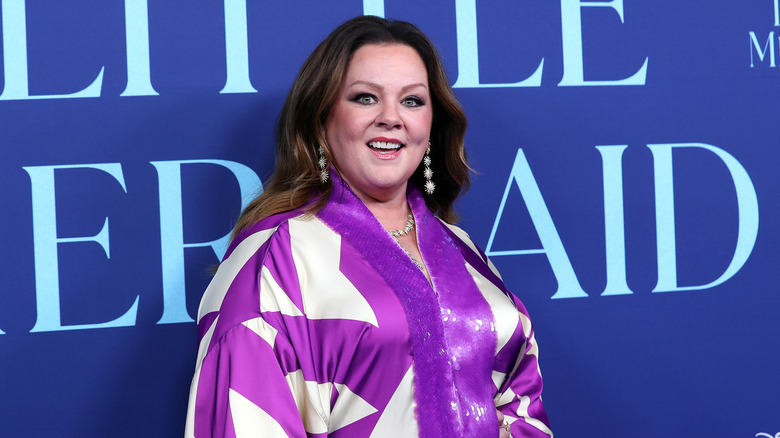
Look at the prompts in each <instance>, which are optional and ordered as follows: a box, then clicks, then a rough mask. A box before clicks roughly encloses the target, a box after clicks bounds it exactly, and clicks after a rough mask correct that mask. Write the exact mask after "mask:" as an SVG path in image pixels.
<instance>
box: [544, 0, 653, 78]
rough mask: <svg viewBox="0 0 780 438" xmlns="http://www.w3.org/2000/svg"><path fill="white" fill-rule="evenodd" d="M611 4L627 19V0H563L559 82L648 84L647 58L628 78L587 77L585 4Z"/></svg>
mask: <svg viewBox="0 0 780 438" xmlns="http://www.w3.org/2000/svg"><path fill="white" fill-rule="evenodd" d="M585 7H608V8H612V9H614V10H615V11H617V13H618V15H619V16H620V22H621V23H623V22H624V21H623V0H610V1H582V0H561V29H562V42H563V78H561V81H560V82H559V83H558V86H567V87H578V86H586V85H645V80H646V77H647V62H648V59H649V58H645V63H644V64H643V65H642V67H641V68H640V69H639V70H638V71H637V72H636V73H634V74H633V75H631V76H630V77H628V78H625V79H619V80H608V81H586V80H585V71H584V67H583V59H582V58H583V54H582V8H585Z"/></svg>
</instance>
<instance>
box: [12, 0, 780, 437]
mask: <svg viewBox="0 0 780 438" xmlns="http://www.w3.org/2000/svg"><path fill="white" fill-rule="evenodd" d="M0 4H1V5H2V7H1V8H0V15H2V22H1V23H0V26H1V27H0V38H2V47H1V49H2V56H0V61H2V76H0V90H2V91H1V92H0V200H1V201H2V210H0V221H1V223H2V225H3V235H4V237H3V239H2V242H3V243H2V245H3V251H1V252H0V266H1V267H2V268H0V269H1V270H2V271H1V272H2V275H0V352H1V353H0V357H2V359H0V376H2V377H0V382H2V384H1V385H0V394H1V395H0V436H4V437H17V436H18V437H34V436H47V435H51V436H78V437H99V436H112V437H140V436H143V437H173V436H181V435H182V433H183V424H184V416H185V410H186V400H187V393H188V389H189V384H190V379H191V376H192V372H193V370H194V362H195V348H196V330H195V324H194V322H193V317H195V315H196V312H197V306H198V303H199V300H200V297H201V295H202V293H203V291H204V289H205V287H206V285H207V283H208V281H209V278H210V275H211V274H210V272H211V269H212V268H213V267H214V266H215V265H216V264H217V263H218V261H219V259H220V257H221V256H222V255H223V253H224V251H225V245H226V242H227V238H228V235H229V233H230V230H231V227H232V225H233V223H234V221H235V220H236V218H237V217H238V215H239V212H240V209H241V207H242V204H244V203H246V202H247V201H248V200H250V199H251V198H252V197H254V196H256V195H257V194H258V193H260V192H261V191H262V183H263V182H264V181H266V180H267V178H268V176H269V174H270V172H271V170H272V168H273V163H274V147H273V141H274V140H273V137H274V133H273V130H274V124H275V121H276V118H277V114H278V112H279V110H280V108H281V105H282V103H283V100H284V98H285V96H286V93H287V90H288V88H289V86H290V85H291V83H292V81H293V79H294V77H295V75H296V73H297V70H298V68H299V67H300V65H301V64H302V62H303V60H304V59H305V58H306V56H307V55H308V54H309V53H310V52H311V50H313V49H314V47H315V46H316V45H317V44H318V43H319V41H321V40H322V39H323V38H324V37H325V36H326V35H327V34H328V33H329V32H330V31H331V30H332V29H333V28H335V27H336V26H337V25H338V24H340V23H341V22H343V21H344V20H346V19H348V18H351V17H353V16H356V15H361V14H373V15H380V16H385V17H388V18H397V19H402V20H407V21H411V22H413V23H415V24H417V25H418V26H419V27H420V28H421V29H423V31H425V32H426V33H427V34H428V35H429V36H430V37H431V39H432V40H433V41H434V42H435V44H436V45H437V47H438V48H439V50H440V52H441V56H442V58H443V61H444V64H445V66H446V69H447V72H448V74H449V78H450V81H451V83H452V84H453V87H454V89H455V92H456V94H457V96H458V97H459V99H460V100H461V102H462V104H463V106H464V108H465V110H466V112H467V115H468V117H469V130H468V136H467V139H466V140H467V150H468V156H469V160H470V163H471V166H472V167H473V168H474V170H475V173H474V175H473V184H472V188H471V190H470V191H469V192H468V193H467V194H466V195H465V196H464V197H463V198H462V199H461V200H460V201H459V204H458V211H459V214H460V217H461V222H460V225H461V226H462V227H463V228H464V229H465V230H466V231H467V232H469V233H470V235H471V236H472V238H473V239H474V241H475V242H476V243H477V244H478V245H480V246H481V247H482V248H483V249H484V250H485V251H486V252H487V254H488V255H490V256H491V257H492V260H493V261H494V262H495V264H496V265H497V267H498V268H499V270H500V271H501V272H502V275H503V277H504V279H505V281H506V282H507V284H508V285H509V287H510V289H511V290H512V291H513V292H514V293H515V294H517V295H518V296H519V297H520V298H521V299H522V300H523V301H524V302H525V304H526V306H527V307H528V309H529V311H530V312H531V315H532V318H533V320H534V322H535V325H536V330H537V339H538V341H539V344H540V348H541V357H540V361H541V366H542V372H543V375H544V378H545V384H546V387H545V392H544V400H545V404H546V406H547V409H548V412H549V416H550V420H551V423H552V426H553V431H555V432H556V435H557V436H560V437H580V438H583V437H594V438H603V437H627V436H630V437H634V438H657V437H684V436H717V437H733V438H737V437H774V436H775V435H776V434H777V433H780V373H778V364H779V363H780V342H779V341H778V339H780V287H779V286H778V282H780V267H778V261H779V259H778V251H780V224H778V218H780V194H779V193H778V192H780V170H778V169H779V168H780V128H779V127H780V104H779V103H778V102H780V68H778V62H780V59H778V57H780V13H779V11H778V9H780V5H778V0H749V1H740V2H734V1H730V2H727V1H716V2H695V1H691V0H686V1H674V2H660V3H659V2H646V1H639V0H612V1H584V0H560V1H542V0H523V1H514V2H505V1H496V0H491V1H489V0H484V1H483V0H479V1H477V0H448V1H444V0H429V1H424V2H421V1H411V0H384V1H383V0H364V1H360V0H349V1H339V2H323V1H310V0H302V1H296V2H292V3H290V2H279V1H277V2H274V1H262V0H258V1H254V0H224V1H220V0H213V1H212V0H208V1H202V2H195V3H184V2H171V1H155V0H125V1H124V2H122V1H114V2H106V1H100V0H78V1H77V0H61V1H56V2H34V1H25V0H0Z"/></svg>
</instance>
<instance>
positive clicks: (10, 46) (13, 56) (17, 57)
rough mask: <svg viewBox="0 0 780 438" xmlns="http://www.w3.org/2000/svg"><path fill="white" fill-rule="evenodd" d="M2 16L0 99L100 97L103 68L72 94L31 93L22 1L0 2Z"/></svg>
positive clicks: (8, 0)
mask: <svg viewBox="0 0 780 438" xmlns="http://www.w3.org/2000/svg"><path fill="white" fill-rule="evenodd" d="M0 7H1V9H0V13H1V14H2V15H3V74H4V80H5V86H4V87H3V92H2V93H0V100H26V99H67V98H78V97H100V89H101V87H102V85H103V70H104V68H103V67H101V68H100V73H98V75H97V78H95V80H94V81H92V84H91V85H89V86H88V87H87V88H85V89H83V90H81V91H78V92H75V93H71V94H52V95H45V96H44V95H37V96H31V95H30V91H29V86H28V77H27V23H26V20H27V18H26V13H25V4H24V0H3V1H2V2H0Z"/></svg>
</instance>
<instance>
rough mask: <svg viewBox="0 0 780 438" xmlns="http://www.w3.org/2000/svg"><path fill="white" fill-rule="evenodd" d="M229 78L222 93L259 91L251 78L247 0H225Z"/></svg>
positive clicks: (226, 53) (226, 50)
mask: <svg viewBox="0 0 780 438" xmlns="http://www.w3.org/2000/svg"><path fill="white" fill-rule="evenodd" d="M225 56H226V63H227V80H226V81H225V87H224V88H222V91H220V93H257V90H255V87H253V86H252V82H251V81H250V80H249V39H248V33H247V18H246V0H225Z"/></svg>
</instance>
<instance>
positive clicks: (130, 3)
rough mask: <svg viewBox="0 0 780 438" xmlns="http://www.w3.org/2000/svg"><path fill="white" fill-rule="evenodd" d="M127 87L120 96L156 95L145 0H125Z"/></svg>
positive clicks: (147, 11)
mask: <svg viewBox="0 0 780 438" xmlns="http://www.w3.org/2000/svg"><path fill="white" fill-rule="evenodd" d="M125 40H126V42H127V87H125V91H123V92H122V94H121V96H157V95H158V93H157V91H155V89H154V87H152V78H151V68H150V65H149V10H148V7H147V0H125Z"/></svg>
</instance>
